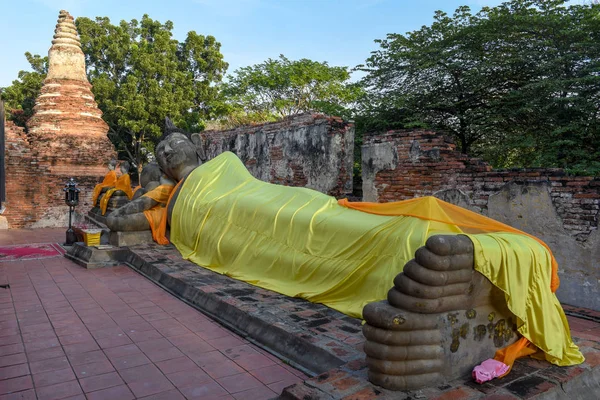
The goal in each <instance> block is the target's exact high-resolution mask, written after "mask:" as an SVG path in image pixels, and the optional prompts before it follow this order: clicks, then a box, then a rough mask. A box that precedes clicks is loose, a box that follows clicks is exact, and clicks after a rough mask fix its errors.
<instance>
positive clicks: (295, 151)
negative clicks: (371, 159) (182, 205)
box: [195, 114, 354, 196]
mask: <svg viewBox="0 0 600 400" xmlns="http://www.w3.org/2000/svg"><path fill="white" fill-rule="evenodd" d="M199 137H200V138H201V140H200V141H198V140H197V138H196V140H195V143H196V146H200V147H202V149H203V151H204V153H205V154H206V157H207V159H212V158H214V157H216V156H217V155H219V154H221V153H223V152H224V151H231V152H233V153H235V154H236V155H237V156H238V157H239V158H240V159H241V160H242V162H243V163H244V164H245V165H246V167H247V168H248V170H249V171H250V173H251V174H252V175H253V176H254V177H256V178H258V179H260V180H263V181H266V182H271V183H277V184H281V185H288V186H304V187H308V188H311V189H315V190H318V191H320V192H323V193H327V194H329V195H332V196H346V195H348V194H350V193H352V172H353V157H354V125H353V124H351V123H348V122H344V121H343V120H342V119H340V118H336V117H326V116H323V115H312V114H304V115H300V116H297V117H293V118H288V119H285V120H283V121H281V122H275V123H268V124H263V125H256V126H245V127H240V128H237V129H232V130H227V131H205V132H202V133H201V134H199Z"/></svg>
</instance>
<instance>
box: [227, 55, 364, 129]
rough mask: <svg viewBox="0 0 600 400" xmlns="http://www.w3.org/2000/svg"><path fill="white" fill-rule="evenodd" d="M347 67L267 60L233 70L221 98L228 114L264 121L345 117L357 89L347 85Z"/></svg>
mask: <svg viewBox="0 0 600 400" xmlns="http://www.w3.org/2000/svg"><path fill="white" fill-rule="evenodd" d="M349 79H350V71H349V69H348V68H347V67H332V66H329V65H328V63H327V62H317V61H312V60H308V59H301V60H296V61H293V60H289V59H288V58H286V57H285V56H283V55H280V56H279V59H275V60H273V59H268V60H266V61H265V62H263V63H260V64H256V65H252V66H248V67H243V68H239V69H237V70H236V71H235V72H234V74H233V75H232V76H229V82H228V83H227V84H225V86H224V90H223V93H224V98H225V101H226V102H227V104H229V106H230V109H231V110H232V111H240V110H241V111H243V112H245V113H247V114H254V115H256V116H258V117H262V118H265V119H268V118H283V117H287V116H292V115H297V114H301V113H305V112H311V111H318V112H323V113H326V114H332V115H342V116H343V115H348V110H347V106H349V105H350V104H351V103H352V102H353V101H354V100H355V99H356V98H357V94H358V93H359V91H360V89H359V88H358V86H356V85H351V84H349V82H348V81H349Z"/></svg>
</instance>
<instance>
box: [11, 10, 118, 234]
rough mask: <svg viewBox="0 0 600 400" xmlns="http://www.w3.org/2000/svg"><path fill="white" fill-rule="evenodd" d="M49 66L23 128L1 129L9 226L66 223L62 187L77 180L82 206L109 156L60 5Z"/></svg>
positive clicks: (86, 204) (101, 124)
mask: <svg viewBox="0 0 600 400" xmlns="http://www.w3.org/2000/svg"><path fill="white" fill-rule="evenodd" d="M48 58H49V60H48V61H49V69H48V75H47V77H46V79H45V80H44V85H43V87H42V90H41V93H40V95H39V96H38V98H37V99H36V105H35V108H34V115H33V116H32V117H31V119H30V120H29V121H28V122H27V128H28V130H27V133H25V132H24V131H22V130H21V129H20V128H18V127H16V126H14V124H13V125H9V126H8V130H7V136H6V140H7V163H6V166H7V167H6V176H7V178H6V188H7V189H6V193H7V196H6V197H7V199H6V200H7V201H6V203H5V204H6V212H5V214H4V215H5V216H6V218H7V219H8V223H9V226H10V227H27V228H36V227H51V226H56V227H60V226H66V225H67V223H68V207H67V206H66V205H65V200H64V192H63V190H62V189H63V188H64V185H65V183H66V182H67V181H68V180H69V178H74V179H75V181H77V182H78V183H79V189H80V190H81V192H80V197H79V206H78V208H76V212H77V211H79V210H81V211H83V210H88V209H89V208H90V207H91V205H90V203H91V198H92V192H93V189H94V186H95V185H96V184H97V183H98V182H100V181H101V179H102V177H103V176H104V175H105V174H106V172H107V166H106V165H107V163H108V161H109V160H111V159H112V158H115V149H114V147H113V145H112V144H111V142H110V140H109V139H108V137H107V132H108V125H107V124H106V122H104V121H103V120H102V112H101V111H100V109H99V108H98V104H97V103H96V101H95V100H94V95H93V94H92V91H91V88H92V85H90V83H89V82H88V80H87V76H86V69H85V56H84V54H83V52H82V51H81V43H80V40H79V36H78V34H77V30H76V28H75V24H74V23H73V17H72V16H71V15H69V13H68V12H66V11H60V13H59V16H58V23H57V24H56V30H55V33H54V40H53V41H52V47H50V50H49V51H48Z"/></svg>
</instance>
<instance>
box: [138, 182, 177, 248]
mask: <svg viewBox="0 0 600 400" xmlns="http://www.w3.org/2000/svg"><path fill="white" fill-rule="evenodd" d="M172 192H173V185H160V186H158V187H156V188H155V189H153V190H151V191H149V192H148V193H144V196H146V197H149V198H151V199H152V200H155V201H157V202H158V204H157V205H155V206H154V207H152V208H150V209H148V210H145V211H144V216H145V217H146V219H147V220H148V223H149V224H150V230H151V231H152V238H153V239H154V241H155V242H157V243H159V244H169V241H168V240H167V239H166V236H165V233H166V224H165V226H164V229H162V230H161V221H162V220H163V219H164V218H166V215H167V208H166V205H167V202H168V200H169V198H170V196H171V193H172ZM142 197H143V196H142ZM165 240H166V243H165Z"/></svg>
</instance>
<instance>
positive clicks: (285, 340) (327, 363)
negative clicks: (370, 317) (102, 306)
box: [130, 244, 600, 400]
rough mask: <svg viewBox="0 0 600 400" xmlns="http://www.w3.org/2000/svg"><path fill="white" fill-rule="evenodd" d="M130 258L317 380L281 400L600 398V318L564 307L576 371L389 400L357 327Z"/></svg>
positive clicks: (536, 366)
mask: <svg viewBox="0 0 600 400" xmlns="http://www.w3.org/2000/svg"><path fill="white" fill-rule="evenodd" d="M131 251H132V255H131V258H130V264H131V265H132V266H133V267H134V268H135V269H137V270H138V271H140V272H142V273H143V274H144V275H146V276H147V277H148V278H150V279H152V280H154V281H155V282H156V283H158V284H160V285H161V286H163V287H164V288H166V289H168V290H169V291H171V292H172V293H174V294H175V295H177V296H179V297H180V298H183V299H184V300H187V301H188V302H189V303H190V304H193V305H194V306H195V307H197V308H199V309H201V310H202V311H204V312H206V313H208V314H209V315H210V316H212V317H214V318H215V319H217V320H218V321H219V322H221V323H223V324H224V325H226V326H228V327H230V328H231V329H234V330H235V331H236V332H238V333H240V334H241V335H242V336H244V337H246V339H248V340H251V341H254V342H256V343H258V344H260V345H261V346H262V347H265V348H266V349H268V350H269V351H271V352H273V353H274V354H277V355H278V356H280V357H282V356H283V358H286V359H287V360H289V361H291V363H292V364H293V365H296V366H298V367H300V368H301V369H302V370H304V371H305V372H307V373H309V374H310V375H314V374H315V373H320V374H319V375H316V376H314V377H313V378H310V379H307V380H306V381H304V382H303V383H300V384H296V385H294V386H290V387H288V388H286V389H285V390H284V391H283V393H282V395H281V398H282V399H294V400H300V399H302V400H312V399H344V400H359V399H360V400H362V399H375V398H377V399H397V400H401V399H440V400H441V399H445V400H449V399H479V398H495V399H529V398H534V397H535V398H536V399H540V398H544V399H560V398H569V399H596V398H597V395H596V393H600V313H596V312H593V311H590V310H585V309H579V308H574V307H568V306H565V310H566V311H567V313H568V314H569V315H570V316H569V317H568V318H569V322H570V324H571V330H572V335H573V337H574V340H575V342H576V343H577V344H578V345H579V346H580V349H581V350H582V352H583V354H584V355H585V357H586V362H585V363H584V364H582V365H578V366H574V367H562V368H561V367H556V366H553V365H552V364H550V363H548V362H544V361H538V360H534V359H531V358H526V359H521V360H518V361H517V363H516V364H515V367H514V368H513V371H512V372H511V373H510V374H509V375H508V376H507V377H505V378H503V379H498V380H494V381H491V382H489V383H486V384H484V385H478V384H476V383H474V382H473V381H472V379H471V378H470V377H464V378H463V379H458V380H456V381H453V382H450V383H448V384H440V386H438V387H431V388H426V389H422V390H418V391H403V392H390V391H387V390H384V389H382V388H379V387H377V386H374V385H372V384H371V383H369V382H368V380H367V370H366V365H365V363H364V353H363V352H362V350H361V349H362V343H363V341H364V339H363V336H362V333H361V324H360V321H358V320H356V319H354V318H349V317H347V316H345V315H343V314H341V313H339V312H337V311H334V310H332V309H329V308H327V307H325V306H323V305H319V304H313V303H309V302H307V301H304V300H301V299H294V298H289V297H286V296H283V295H281V294H278V293H274V292H272V291H268V290H264V289H261V288H258V287H255V286H252V285H249V284H247V283H244V282H240V281H237V280H235V279H232V278H229V277H227V276H224V275H220V274H217V273H215V272H212V271H210V270H207V269H204V268H201V267H199V266H197V265H195V264H193V263H191V262H188V261H185V260H183V259H182V258H181V256H180V254H179V252H178V251H177V250H176V249H175V248H174V247H173V246H158V245H155V244H148V245H140V246H134V247H131ZM482 361H483V360H482ZM336 364H337V365H336ZM325 370H326V371H325Z"/></svg>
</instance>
